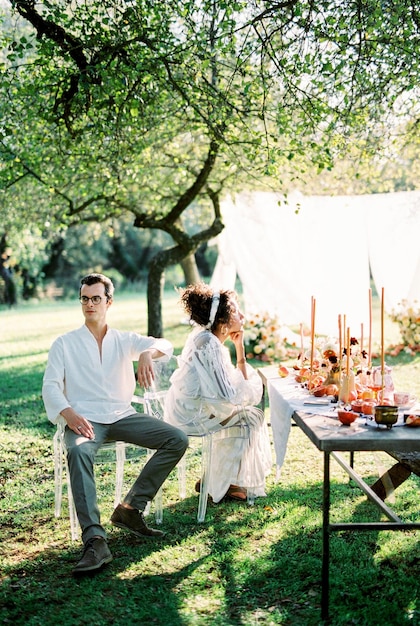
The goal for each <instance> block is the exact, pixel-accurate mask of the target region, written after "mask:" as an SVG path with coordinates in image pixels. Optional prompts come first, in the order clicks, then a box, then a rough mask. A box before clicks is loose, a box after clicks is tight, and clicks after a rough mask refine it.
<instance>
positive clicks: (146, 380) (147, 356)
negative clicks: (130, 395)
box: [137, 350, 155, 389]
mask: <svg viewBox="0 0 420 626" xmlns="http://www.w3.org/2000/svg"><path fill="white" fill-rule="evenodd" d="M154 352H155V351H154V350H145V351H144V352H142V353H141V354H140V356H139V360H138V364H137V380H138V382H139V385H140V386H141V387H144V388H145V389H147V388H148V387H150V386H151V384H152V382H153V381H154V379H155V373H154V370H153V355H154Z"/></svg>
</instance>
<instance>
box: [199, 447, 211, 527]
mask: <svg viewBox="0 0 420 626" xmlns="http://www.w3.org/2000/svg"><path fill="white" fill-rule="evenodd" d="M212 450H213V437H212V435H206V436H205V437H203V439H202V451H201V485H200V496H199V500H198V513H197V521H198V522H199V523H202V522H204V520H205V517H206V510H207V499H208V495H209V471H210V467H211V457H212Z"/></svg>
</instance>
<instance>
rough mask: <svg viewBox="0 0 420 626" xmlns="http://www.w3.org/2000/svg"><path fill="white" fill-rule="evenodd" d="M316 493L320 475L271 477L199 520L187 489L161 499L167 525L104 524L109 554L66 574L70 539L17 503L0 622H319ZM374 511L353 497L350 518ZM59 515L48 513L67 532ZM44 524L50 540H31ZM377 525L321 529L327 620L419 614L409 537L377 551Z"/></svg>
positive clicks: (374, 620) (337, 494)
mask: <svg viewBox="0 0 420 626" xmlns="http://www.w3.org/2000/svg"><path fill="white" fill-rule="evenodd" d="M349 490H350V492H349ZM349 497H352V492H351V487H350V486H348V485H339V486H337V488H335V487H334V504H336V505H337V506H339V505H340V504H341V503H342V502H345V501H346V500H347V499H348V498H349ZM321 498H322V485H321V483H320V482H314V483H308V484H307V485H306V486H305V487H300V486H299V487H293V486H291V487H288V488H284V487H282V486H279V485H276V486H275V487H273V488H272V489H271V490H270V493H269V495H268V496H267V498H263V499H258V500H257V504H256V505H255V506H254V507H247V506H243V505H238V504H234V503H223V504H220V505H213V504H211V503H209V507H208V515H207V519H206V522H205V523H204V524H197V523H196V521H195V516H196V512H197V497H191V498H187V499H186V500H184V501H181V502H176V504H173V505H171V506H168V507H166V508H165V513H164V525H163V528H164V530H165V531H166V533H167V535H166V536H165V537H164V538H163V539H158V540H153V539H152V540H149V539H145V540H141V539H137V538H134V537H132V536H130V535H129V534H127V533H124V531H120V530H118V529H115V528H113V527H111V526H110V525H109V524H108V523H106V528H107V530H108V531H109V545H110V548H111V551H112V553H113V556H114V560H113V561H112V563H110V564H109V565H108V566H106V568H104V569H103V570H102V571H101V572H99V573H97V574H96V575H94V576H87V577H83V578H73V577H72V576H71V575H70V572H71V569H72V567H73V566H74V564H75V563H76V562H77V561H78V559H79V558H80V554H81V552H80V544H70V545H68V544H66V543H65V542H64V541H63V539H62V536H60V532H58V531H57V528H54V523H53V521H52V520H51V518H50V519H41V518H37V517H35V518H34V516H33V509H31V507H28V510H27V511H26V514H25V512H24V511H22V514H23V515H24V516H25V515H26V517H25V520H26V521H25V520H22V525H21V529H20V532H12V533H11V536H10V537H9V540H8V542H7V543H8V545H9V546H10V548H9V549H10V550H12V551H13V552H14V554H13V555H11V554H10V552H9V553H8V557H9V563H11V564H10V565H9V566H8V567H7V568H4V576H3V579H2V591H1V600H2V608H1V611H0V617H1V620H0V621H1V622H2V623H13V624H16V625H20V624H39V623H42V624H45V625H46V626H49V625H50V624H51V625H52V624H56V623H57V621H59V622H60V624H61V625H63V626H67V625H70V624H82V623H88V624H89V625H96V624H97V625H98V626H99V625H102V624H115V625H117V626H119V625H123V624H125V623H128V622H129V623H133V624H142V623H145V624H148V625H149V624H159V625H160V624H162V625H163V624H165V625H170V626H184V625H189V626H193V625H194V626H195V625H197V624H199V625H207V624H208V625H210V624H216V625H232V626H234V625H242V624H247V625H248V624H249V625H250V624H257V623H258V624H283V625H295V626H298V625H299V626H310V625H317V624H321V619H320V593H321V549H322V537H321V519H322V512H321ZM39 506H40V507H41V503H39ZM35 508H36V507H35ZM314 511H317V514H316V515H315V516H314ZM378 513H379V512H377V509H376V508H375V507H374V506H373V505H371V503H368V502H367V501H365V500H362V501H361V502H359V503H358V504H357V505H356V511H355V516H356V517H357V518H359V517H365V518H366V517H367V518H368V519H370V520H375V519H377V518H378ZM290 519H292V520H293V524H292V525H290ZM66 521H67V520H65V519H63V520H59V522H57V523H58V524H59V526H60V529H61V527H63V528H65V529H66V530H65V533H66V536H68V535H67V525H66ZM150 523H152V522H150ZM45 527H49V528H50V529H51V530H50V532H51V539H50V540H49V542H48V544H47V547H46V548H45V549H43V547H42V546H41V545H40V546H39V548H38V549H37V548H36V546H37V543H39V537H40V535H41V536H42V534H43V533H45ZM15 530H16V529H15ZM381 534H382V533H378V532H363V533H350V532H345V533H339V534H336V535H334V536H333V537H332V538H331V564H330V572H331V574H330V576H331V602H330V607H331V608H330V613H331V616H332V619H331V622H330V623H331V624H333V625H337V626H338V625H343V626H344V625H346V626H348V625H349V624H358V625H366V626H367V625H369V626H372V625H375V624H381V625H382V626H391V625H392V626H399V625H400V624H401V625H403V624H418V623H419V622H418V618H419V613H418V611H417V608H416V602H417V601H418V584H417V581H418V574H419V572H418V569H417V568H418V557H419V550H418V543H416V544H415V546H414V547H415V548H416V549H415V550H414V549H413V542H408V543H406V544H405V543H404V542H402V543H401V544H400V547H399V550H398V552H394V553H389V554H388V555H387V556H386V558H378V552H380V548H381ZM55 537H56V539H55ZM5 543H6V542H3V546H5ZM19 544H21V545H22V548H23V546H24V545H26V546H27V545H28V544H32V546H33V550H32V555H31V556H29V555H30V554H31V550H28V549H26V550H27V553H28V556H26V557H25V558H23V559H22V558H20V555H19ZM410 607H411V608H410ZM416 619H417V621H416ZM268 620H269V621H268Z"/></svg>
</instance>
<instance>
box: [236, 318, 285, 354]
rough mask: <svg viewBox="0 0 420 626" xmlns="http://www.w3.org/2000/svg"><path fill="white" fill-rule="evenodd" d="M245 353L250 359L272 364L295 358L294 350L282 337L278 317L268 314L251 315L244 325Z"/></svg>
mask: <svg viewBox="0 0 420 626" xmlns="http://www.w3.org/2000/svg"><path fill="white" fill-rule="evenodd" d="M244 331H245V333H244V342H245V352H246V356H247V358H248V359H257V360H258V361H265V362H267V363H271V362H273V361H281V360H285V359H288V358H290V357H291V356H294V352H293V349H292V348H290V347H289V346H288V345H287V342H286V340H285V338H283V337H282V335H281V326H280V322H279V320H278V318H277V317H276V316H272V315H269V314H268V313H255V314H254V315H250V316H249V317H248V319H247V320H246V323H245V324H244Z"/></svg>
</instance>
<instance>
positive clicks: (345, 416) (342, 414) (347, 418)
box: [337, 409, 359, 426]
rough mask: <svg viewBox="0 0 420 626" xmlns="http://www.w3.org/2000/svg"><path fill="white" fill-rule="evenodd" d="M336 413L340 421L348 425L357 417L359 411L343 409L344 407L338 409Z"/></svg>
mask: <svg viewBox="0 0 420 626" xmlns="http://www.w3.org/2000/svg"><path fill="white" fill-rule="evenodd" d="M337 415H338V419H339V420H340V422H341V423H342V424H344V425H345V426H350V424H353V422H354V421H355V420H357V418H358V417H359V413H356V411H345V410H344V409H343V410H341V409H339V410H338V411H337Z"/></svg>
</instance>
